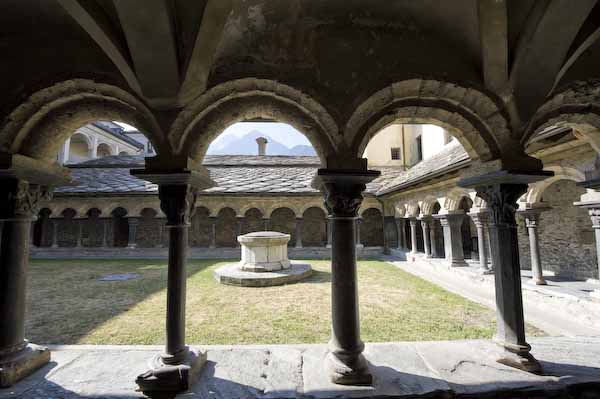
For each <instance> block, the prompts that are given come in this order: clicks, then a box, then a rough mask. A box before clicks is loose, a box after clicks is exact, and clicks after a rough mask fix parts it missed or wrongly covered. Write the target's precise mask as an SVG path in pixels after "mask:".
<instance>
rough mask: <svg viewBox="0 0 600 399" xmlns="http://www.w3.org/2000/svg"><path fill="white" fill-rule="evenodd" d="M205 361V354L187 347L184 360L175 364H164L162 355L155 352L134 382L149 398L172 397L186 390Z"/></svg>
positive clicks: (197, 375)
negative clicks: (143, 371)
mask: <svg viewBox="0 0 600 399" xmlns="http://www.w3.org/2000/svg"><path fill="white" fill-rule="evenodd" d="M204 363H206V354H205V353H203V352H200V351H199V350H196V349H193V348H189V349H188V351H187V355H186V357H185V359H184V361H183V362H182V363H180V364H177V365H170V364H165V363H164V362H163V355H162V354H157V355H156V356H154V357H153V358H152V360H151V361H150V363H149V370H148V371H146V372H145V373H143V374H140V375H139V376H138V377H137V378H136V380H135V383H136V384H137V385H138V387H139V388H138V391H140V392H142V393H143V394H144V395H146V396H148V397H149V398H153V399H154V398H157V399H162V398H165V399H167V398H173V397H174V396H175V395H176V394H177V393H179V392H185V391H188V390H189V389H190V388H191V386H192V385H193V384H194V382H195V381H196V379H197V378H198V377H199V376H200V372H201V371H202V367H203V366H204Z"/></svg>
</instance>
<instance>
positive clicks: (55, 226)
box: [51, 219, 58, 248]
mask: <svg viewBox="0 0 600 399" xmlns="http://www.w3.org/2000/svg"><path fill="white" fill-rule="evenodd" d="M51 247H52V248H58V219H52V245H51Z"/></svg>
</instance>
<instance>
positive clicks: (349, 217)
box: [317, 169, 379, 385]
mask: <svg viewBox="0 0 600 399" xmlns="http://www.w3.org/2000/svg"><path fill="white" fill-rule="evenodd" d="M378 175H379V172H375V171H357V172H356V173H350V172H348V171H343V172H336V171H335V170H328V169H319V171H318V175H317V177H318V178H319V180H320V182H321V185H322V191H323V193H324V196H325V206H326V208H327V210H328V212H329V219H330V220H331V226H332V238H333V241H332V254H331V306H332V309H331V311H332V327H331V331H332V338H331V341H329V353H328V355H327V358H326V370H327V372H328V374H329V377H330V379H331V381H333V382H334V383H336V384H345V385H368V384H371V383H372V376H371V373H370V371H369V367H368V363H367V361H366V359H365V358H364V356H363V354H362V352H363V350H364V344H363V342H362V341H361V339H360V321H359V312H358V293H357V280H356V243H355V241H354V240H355V237H356V235H355V234H356V232H355V229H356V219H357V217H358V215H357V213H358V208H359V207H360V205H361V203H362V199H363V197H362V193H363V191H365V189H366V183H368V182H369V181H371V180H373V179H375V178H376V177H377V176H378Z"/></svg>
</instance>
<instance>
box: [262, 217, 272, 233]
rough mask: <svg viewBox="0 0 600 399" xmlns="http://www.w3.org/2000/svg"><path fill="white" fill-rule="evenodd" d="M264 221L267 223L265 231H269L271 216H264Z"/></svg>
mask: <svg viewBox="0 0 600 399" xmlns="http://www.w3.org/2000/svg"><path fill="white" fill-rule="evenodd" d="M263 222H264V223H265V231H269V229H270V228H271V218H263Z"/></svg>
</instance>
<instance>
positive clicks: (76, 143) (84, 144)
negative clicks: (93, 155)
mask: <svg viewBox="0 0 600 399" xmlns="http://www.w3.org/2000/svg"><path fill="white" fill-rule="evenodd" d="M92 147H93V143H92V140H91V139H90V138H89V136H88V135H87V134H84V133H81V132H75V133H74V134H73V135H72V136H71V142H70V144H69V153H68V154H65V159H66V160H67V161H68V162H69V163H77V162H81V161H85V160H87V159H88V157H89V156H90V152H91V151H90V150H91V149H92Z"/></svg>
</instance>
